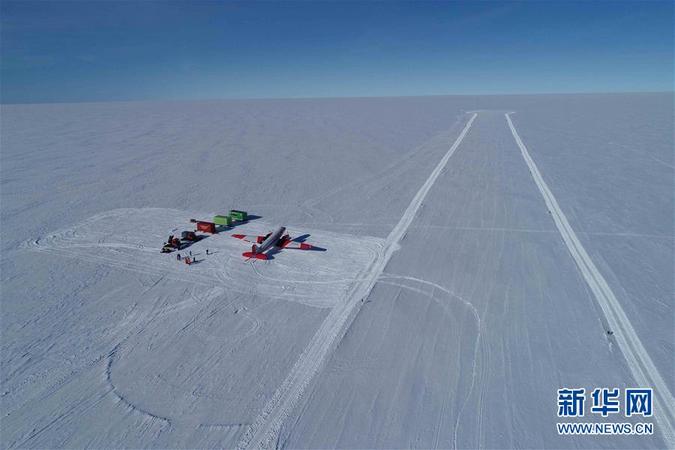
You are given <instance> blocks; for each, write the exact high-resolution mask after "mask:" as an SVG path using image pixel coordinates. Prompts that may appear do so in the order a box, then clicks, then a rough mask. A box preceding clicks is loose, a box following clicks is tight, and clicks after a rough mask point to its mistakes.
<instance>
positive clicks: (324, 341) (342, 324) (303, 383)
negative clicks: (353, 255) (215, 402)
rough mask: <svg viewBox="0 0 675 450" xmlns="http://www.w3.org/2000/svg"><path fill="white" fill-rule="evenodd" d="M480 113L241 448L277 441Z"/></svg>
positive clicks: (320, 331) (333, 313) (331, 315)
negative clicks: (283, 427)
mask: <svg viewBox="0 0 675 450" xmlns="http://www.w3.org/2000/svg"><path fill="white" fill-rule="evenodd" d="M477 116H478V114H477V113H474V114H473V115H472V116H471V118H470V119H469V120H468V122H467V123H466V125H465V126H464V128H463V130H462V132H461V133H460V134H459V136H458V137H457V139H456V140H455V142H454V144H453V145H452V146H451V147H450V149H449V150H448V151H447V153H446V154H445V155H444V156H443V158H441V161H440V162H439V163H438V165H437V166H436V167H435V168H434V170H433V171H432V172H431V174H430V175H429V177H428V178H427V180H426V181H425V182H424V184H423V185H422V187H421V188H420V189H419V191H418V192H417V194H416V195H415V197H413V199H412V201H411V202H410V204H409V205H408V207H407V208H406V210H405V212H404V213H403V216H402V217H401V219H400V221H399V222H398V224H397V225H396V226H395V227H394V229H393V230H392V231H391V232H390V233H389V236H388V237H387V239H386V241H385V245H384V248H383V251H382V253H381V254H379V255H378V257H377V258H376V259H375V260H374V261H372V262H371V264H370V265H369V266H368V267H366V268H365V269H364V270H363V271H362V272H361V273H360V274H359V276H358V277H357V278H364V280H363V281H361V282H358V283H354V284H353V285H352V287H351V289H350V291H349V292H348V294H347V296H346V301H345V302H343V303H342V304H340V305H338V306H336V307H334V308H333V309H332V310H331V312H330V313H329V314H328V316H327V317H326V319H325V320H324V321H323V323H322V324H321V326H320V327H319V329H318V331H317V332H316V333H315V334H314V337H313V338H312V340H311V341H310V342H309V344H308V345H307V347H306V348H305V350H304V351H303V352H302V354H301V355H300V357H299V358H298V360H297V361H296V363H295V364H294V366H293V368H292V369H291V371H290V372H289V374H288V376H287V377H286V379H285V380H284V381H283V383H282V384H281V386H279V388H278V389H277V390H276V392H275V393H274V395H273V396H272V398H271V399H270V400H269V401H268V402H267V404H266V405H265V407H264V408H263V410H262V411H261V412H260V414H259V415H258V417H257V418H256V419H255V420H254V421H253V425H252V426H251V427H250V428H249V429H248V430H247V432H246V433H245V434H244V436H243V437H242V439H241V440H240V441H239V444H238V445H237V448H238V449H244V448H259V447H269V446H272V445H274V444H275V443H276V442H277V439H278V435H279V432H280V430H281V427H282V425H283V423H284V421H285V419H286V418H287V417H288V415H289V414H290V413H291V411H292V410H293V409H294V408H295V406H296V405H297V403H298V401H299V400H300V398H301V397H302V395H303V393H304V392H305V389H306V388H307V386H308V385H309V383H310V382H311V381H312V379H313V378H314V376H315V375H316V373H317V372H318V371H319V369H320V368H321V367H322V366H323V364H324V362H325V361H326V360H327V358H328V357H329V355H330V354H331V353H332V351H333V350H334V349H335V347H336V346H337V344H338V343H339V342H340V340H341V338H342V336H344V333H345V332H346V330H347V328H348V327H349V324H350V323H351V322H352V320H353V319H354V317H355V315H356V314H357V313H358V311H359V309H360V306H361V305H362V304H363V303H362V302H361V300H363V299H365V298H366V297H368V295H369V294H370V291H371V290H372V289H373V287H374V286H375V283H376V282H377V279H378V278H379V276H380V275H381V274H382V272H384V269H385V267H386V265H387V263H388V262H389V260H390V259H391V257H392V255H393V254H394V252H395V251H396V250H397V249H398V248H399V242H400V241H401V239H402V238H403V237H404V236H405V233H406V231H407V230H408V228H409V227H410V225H411V223H412V222H413V220H414V218H415V215H416V214H417V212H418V210H419V209H420V207H421V205H422V202H423V201H424V199H425V198H426V196H427V194H428V193H429V190H430V189H431V187H432V186H433V185H434V182H435V181H436V179H437V178H438V177H439V175H440V174H441V171H442V170H443V168H444V167H445V166H446V164H447V162H448V160H449V159H450V157H451V156H452V155H453V154H454V153H455V151H456V150H457V148H458V147H459V145H460V144H461V143H462V141H463V140H464V137H465V136H466V134H467V133H468V131H469V129H470V128H471V125H472V124H473V121H474V120H475V119H476V117H477Z"/></svg>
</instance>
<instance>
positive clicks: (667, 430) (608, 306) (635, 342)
mask: <svg viewBox="0 0 675 450" xmlns="http://www.w3.org/2000/svg"><path fill="white" fill-rule="evenodd" d="M510 114H511V113H506V114H504V117H506V121H507V123H508V125H509V128H510V129H511V134H513V138H514V139H515V141H516V144H518V147H519V148H520V153H521V154H522V155H523V158H524V159H525V163H526V164H527V166H528V167H529V168H530V173H531V174H532V178H533V179H534V182H535V183H536V185H537V188H539V192H540V193H541V195H542V196H543V197H544V201H545V202H546V206H547V207H548V209H549V211H550V212H551V216H552V217H553V221H554V222H555V225H556V227H557V228H558V231H559V232H560V234H561V236H562V238H563V241H564V242H565V245H566V246H567V248H568V249H569V251H570V253H571V255H572V258H573V259H574V262H575V263H576V264H577V267H578V268H579V271H580V272H581V274H582V276H583V277H584V280H586V283H587V284H588V287H589V288H590V289H591V292H593V295H594V297H595V299H596V301H597V303H598V305H599V306H600V308H601V310H602V312H603V314H604V315H605V318H606V319H607V323H608V324H609V326H610V327H611V329H612V330H613V331H614V334H613V336H614V338H615V339H616V342H617V344H618V346H619V349H620V350H621V353H623V355H624V357H625V359H626V362H627V363H628V368H629V369H630V371H631V374H632V375H633V378H635V381H636V382H637V383H638V386H636V387H651V388H653V389H654V396H655V398H656V405H657V409H656V411H655V412H654V419H655V420H656V422H657V424H658V426H659V429H660V431H661V434H662V436H663V438H664V441H665V443H666V445H667V446H668V447H669V448H675V399H673V395H672V394H671V392H670V390H669V389H668V386H667V384H666V383H665V381H664V380H663V378H662V377H661V374H660V373H659V371H658V369H657V368H656V366H655V365H654V362H653V361H652V360H651V358H650V357H649V353H647V350H646V349H645V348H644V346H643V345H642V342H641V341H640V338H639V337H638V335H637V333H636V332H635V329H634V328H633V325H632V324H631V323H630V320H629V319H628V316H627V315H626V313H625V312H624V310H623V308H622V307H621V303H620V302H619V300H618V299H617V298H616V296H615V295H614V292H613V291H612V289H611V288H610V287H609V284H608V283H607V281H606V280H605V278H604V277H603V276H602V274H601V273H600V271H599V270H598V268H597V267H596V266H595V264H594V263H593V260H592V259H591V257H590V256H589V255H588V252H587V251H586V249H585V248H584V246H583V245H582V244H581V241H579V238H578V237H577V235H576V233H575V232H574V230H573V229H572V227H571V226H570V224H569V222H568V221H567V217H565V214H563V212H562V210H561V209H560V205H558V202H557V200H556V198H555V197H554V196H553V193H552V192H551V190H550V189H549V187H548V185H547V184H546V182H545V181H544V179H543V177H542V176H541V173H540V172H539V169H538V168H537V165H536V164H535V163H534V160H533V159H532V157H531V156H530V153H529V152H528V150H527V147H525V144H524V143H523V141H522V139H521V138H520V136H519V135H518V132H517V131H516V128H515V126H514V125H513V122H512V121H511V117H509V115H510Z"/></svg>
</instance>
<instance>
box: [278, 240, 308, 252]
mask: <svg viewBox="0 0 675 450" xmlns="http://www.w3.org/2000/svg"><path fill="white" fill-rule="evenodd" d="M283 248H291V249H295V250H311V249H312V248H314V247H313V246H312V244H307V243H306V242H295V241H293V240H292V239H289V240H287V241H286V242H284V245H283Z"/></svg>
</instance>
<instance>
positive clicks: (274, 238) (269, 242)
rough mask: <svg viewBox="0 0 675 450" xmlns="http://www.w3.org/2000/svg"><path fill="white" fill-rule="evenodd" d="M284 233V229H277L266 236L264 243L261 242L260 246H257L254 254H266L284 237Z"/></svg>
mask: <svg viewBox="0 0 675 450" xmlns="http://www.w3.org/2000/svg"><path fill="white" fill-rule="evenodd" d="M285 232H286V227H279V228H277V229H276V230H275V231H274V232H272V233H271V234H270V235H269V236H267V237H266V238H265V240H264V241H262V242H261V243H260V246H258V247H257V248H256V250H255V252H256V253H264V252H266V251H267V250H269V249H270V248H271V247H272V246H273V245H275V244H277V243H278V242H279V240H280V239H281V238H282V237H283V236H284V233H285Z"/></svg>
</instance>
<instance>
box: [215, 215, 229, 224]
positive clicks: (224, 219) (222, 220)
mask: <svg viewBox="0 0 675 450" xmlns="http://www.w3.org/2000/svg"><path fill="white" fill-rule="evenodd" d="M213 223H215V224H216V225H226V226H228V227H229V226H230V225H232V217H230V216H213Z"/></svg>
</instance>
